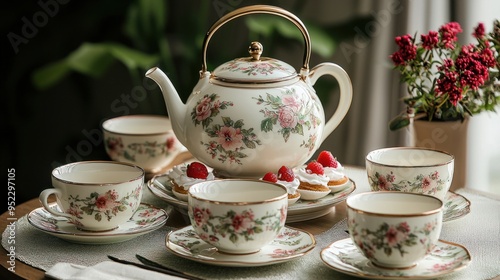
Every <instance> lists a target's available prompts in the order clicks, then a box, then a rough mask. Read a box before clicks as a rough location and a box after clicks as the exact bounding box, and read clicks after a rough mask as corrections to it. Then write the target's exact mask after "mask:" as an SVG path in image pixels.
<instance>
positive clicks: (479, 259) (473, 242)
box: [0, 154, 500, 280]
mask: <svg viewBox="0 0 500 280" xmlns="http://www.w3.org/2000/svg"><path fill="white" fill-rule="evenodd" d="M189 158H190V155H189V154H184V155H182V156H180V157H179V158H178V159H176V160H175V161H174V162H173V163H172V164H171V165H175V164H178V163H180V162H183V161H185V160H187V159H189ZM346 173H347V175H348V176H349V177H351V179H353V180H354V181H355V182H356V185H357V189H356V191H355V193H359V192H364V191H368V190H369V186H368V182H367V180H366V174H365V171H364V168H361V167H354V166H346ZM148 179H149V178H147V180H148ZM148 191H149V190H148ZM457 193H461V194H462V195H464V196H466V197H467V198H468V199H469V200H470V201H471V204H472V207H471V208H472V211H471V213H470V214H469V215H467V216H465V217H463V218H460V219H458V220H456V221H451V222H447V223H445V225H444V226H443V231H442V235H441V238H442V239H445V240H448V241H452V242H456V243H459V244H462V245H464V246H466V247H467V248H468V249H469V251H470V252H471V255H472V262H471V264H470V265H469V267H467V268H466V269H465V270H462V271H460V272H457V273H454V274H452V275H450V276H449V277H445V278H444V279H492V278H493V277H496V278H495V279H497V280H499V279H500V261H499V258H500V240H499V236H500V201H498V200H494V199H491V198H488V197H484V196H482V195H480V194H476V193H474V192H473V191H470V190H459V191H458V192H457ZM145 197H146V199H152V200H153V202H154V203H155V205H158V206H159V207H163V206H166V203H165V204H162V203H164V202H163V201H159V200H158V199H157V198H155V197H154V196H152V195H151V194H150V193H149V195H145ZM148 197H149V198H148ZM155 199H156V200H155ZM37 207H40V203H39V201H38V198H34V199H32V200H30V201H27V202H25V203H23V204H20V205H17V206H16V215H15V217H16V219H20V218H21V217H23V216H24V215H26V214H27V213H29V212H30V211H31V210H33V209H35V208H37ZM485 207H486V209H485ZM491 207H494V208H493V209H492V208H491ZM345 216H346V207H345V203H344V202H342V203H339V204H337V205H336V206H334V207H332V211H330V212H329V213H328V214H327V215H325V216H323V217H320V218H317V219H313V220H309V221H303V222H297V223H290V224H287V225H289V226H292V227H296V228H300V229H304V230H307V231H309V232H310V233H312V234H314V235H315V237H317V239H318V238H323V239H324V238H325V235H326V234H329V233H330V231H331V229H332V227H335V225H338V224H340V223H341V222H342V221H343V220H344V218H345ZM8 218H9V215H8V213H3V214H2V215H1V216H0V229H2V232H4V231H5V228H6V227H7V225H8V224H9V223H10V222H11V220H8ZM185 225H187V221H186V220H185V219H184V218H183V216H182V215H180V214H179V213H178V212H172V215H171V216H170V217H169V220H168V222H167V226H168V227H172V228H179V227H183V226H185ZM478 225H480V226H478ZM159 230H161V229H159ZM159 230H158V231H159ZM159 234H163V233H161V232H160V233H159ZM336 234H337V235H338V236H335V237H332V238H333V239H334V240H335V239H336V238H338V239H341V236H342V234H344V235H343V236H342V238H345V237H347V234H345V233H336ZM317 241H318V245H317V247H321V248H316V249H318V250H320V249H322V248H323V247H325V246H326V245H328V244H327V243H325V242H326V241H324V240H323V241H320V240H317ZM128 242H131V241H128ZM123 244H124V245H126V243H123ZM157 247H158V246H157ZM316 249H315V251H313V252H311V253H310V254H317V253H318V251H317V250H316ZM165 250H166V249H165ZM495 257H496V258H495ZM0 261H1V262H2V268H1V269H0V277H1V278H2V279H47V278H45V276H44V271H43V270H41V269H37V268H34V267H33V266H31V265H28V264H25V263H23V262H21V261H19V260H16V261H15V270H16V273H15V274H14V273H11V272H10V271H8V268H9V263H8V261H9V256H8V252H6V251H5V250H4V253H3V254H1V255H0ZM186 262H188V260H186ZM297 262H298V261H297ZM319 262H320V263H318V261H316V263H315V265H317V266H318V268H320V270H321V271H322V273H328V275H329V276H330V278H332V277H333V278H335V277H342V279H354V278H353V277H348V276H346V275H343V274H341V273H339V272H336V271H333V270H331V269H329V268H326V266H325V265H324V264H322V263H321V261H319ZM485 267H486V269H485ZM219 269H220V268H219ZM475 270H477V271H478V272H481V273H482V274H474V273H475ZM471 275H476V276H477V275H483V276H478V277H483V278H475V277H473V278H471ZM484 275H488V276H484ZM484 277H486V278H484Z"/></svg>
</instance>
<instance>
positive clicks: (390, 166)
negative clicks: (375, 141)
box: [366, 147, 454, 199]
mask: <svg viewBox="0 0 500 280" xmlns="http://www.w3.org/2000/svg"><path fill="white" fill-rule="evenodd" d="M366 171H367V175H368V181H369V183H370V187H371V190H372V191H403V192H414V193H421V194H428V195H433V196H435V197H437V198H439V199H444V197H445V196H446V193H447V192H448V190H449V189H450V185H451V181H452V179H453V171H454V157H453V155H451V154H448V153H446V152H443V151H438V150H432V149H425V148H416V147H395V148H384V149H379V150H374V151H371V152H370V153H368V155H367V156H366Z"/></svg>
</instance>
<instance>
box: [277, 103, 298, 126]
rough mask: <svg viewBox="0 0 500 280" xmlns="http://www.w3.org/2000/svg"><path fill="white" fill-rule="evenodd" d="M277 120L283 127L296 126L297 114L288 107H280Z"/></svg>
mask: <svg viewBox="0 0 500 280" xmlns="http://www.w3.org/2000/svg"><path fill="white" fill-rule="evenodd" d="M278 114H279V116H278V120H279V122H280V125H281V127H283V128H294V127H295V126H297V123H298V118H297V114H296V113H295V112H294V111H293V110H292V109H291V108H290V107H282V108H280V110H279V112H278Z"/></svg>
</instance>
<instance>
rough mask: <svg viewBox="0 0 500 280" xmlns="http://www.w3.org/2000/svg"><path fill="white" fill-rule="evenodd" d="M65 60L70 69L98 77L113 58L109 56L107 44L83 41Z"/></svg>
mask: <svg viewBox="0 0 500 280" xmlns="http://www.w3.org/2000/svg"><path fill="white" fill-rule="evenodd" d="M66 61H67V63H68V65H69V66H70V68H71V69H72V70H74V71H77V72H80V73H82V74H86V75H89V76H92V77H98V76H100V75H102V74H103V73H104V72H105V71H106V70H107V68H108V67H109V66H110V64H111V63H112V61H113V60H112V57H110V56H109V53H108V48H107V46H105V45H102V44H91V43H84V44H83V45H81V46H80V47H79V48H78V49H76V50H75V51H73V52H72V53H71V54H70V55H69V56H68V58H67V60H66Z"/></svg>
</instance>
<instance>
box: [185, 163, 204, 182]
mask: <svg viewBox="0 0 500 280" xmlns="http://www.w3.org/2000/svg"><path fill="white" fill-rule="evenodd" d="M186 175H187V176H188V177H191V178H196V179H206V178H207V177H208V169H207V167H206V166H205V165H204V164H203V163H201V162H197V161H195V162H191V163H190V164H188V166H187V170H186Z"/></svg>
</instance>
